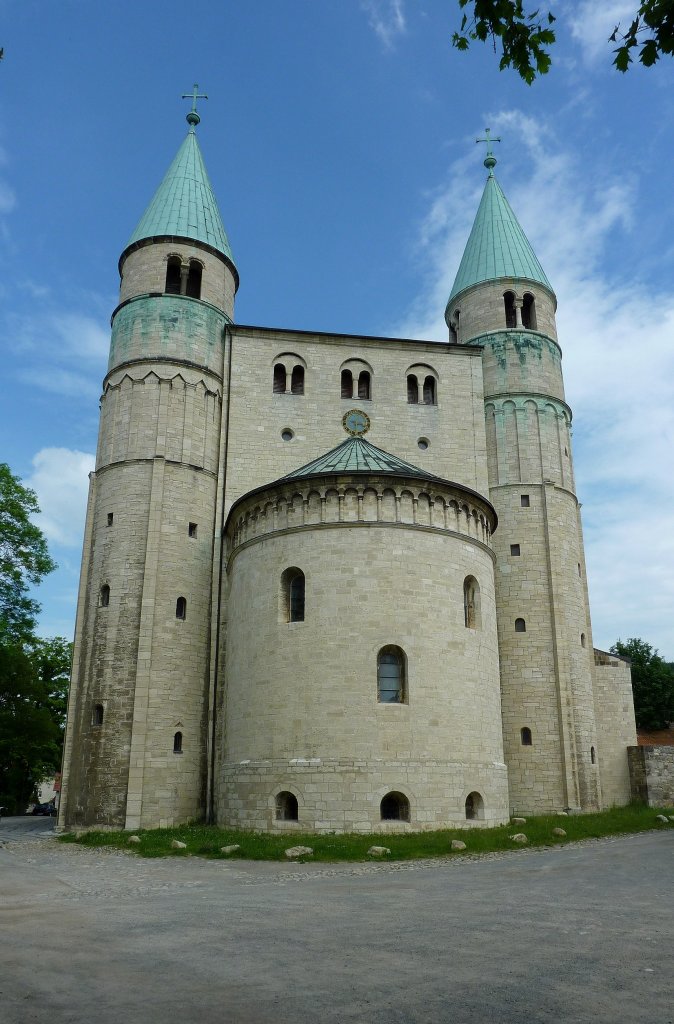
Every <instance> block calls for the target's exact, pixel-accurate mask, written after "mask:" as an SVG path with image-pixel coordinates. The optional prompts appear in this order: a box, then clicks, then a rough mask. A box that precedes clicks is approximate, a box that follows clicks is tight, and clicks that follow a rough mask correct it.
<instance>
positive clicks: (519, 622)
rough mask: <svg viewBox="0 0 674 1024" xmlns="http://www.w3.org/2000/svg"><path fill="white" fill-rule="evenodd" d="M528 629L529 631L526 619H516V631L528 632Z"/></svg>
mask: <svg viewBox="0 0 674 1024" xmlns="http://www.w3.org/2000/svg"><path fill="white" fill-rule="evenodd" d="M526 631H527V624H526V622H525V621H524V619H515V632H516V633H526Z"/></svg>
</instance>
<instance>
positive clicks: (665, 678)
mask: <svg viewBox="0 0 674 1024" xmlns="http://www.w3.org/2000/svg"><path fill="white" fill-rule="evenodd" d="M611 653H612V654H620V655H621V656H622V657H623V658H629V660H630V663H631V667H632V689H633V692H634V713H635V716H636V720H637V725H638V726H639V727H640V728H641V729H666V728H667V726H668V725H669V724H670V723H671V722H674V665H672V664H670V663H669V662H666V661H664V660H663V659H662V658H661V657H660V655H659V654H658V652H657V650H655V649H654V648H653V647H651V645H650V644H647V643H646V641H645V640H640V639H638V637H632V638H630V639H629V640H626V641H625V642H624V643H623V641H622V640H616V642H615V643H614V645H613V647H612V648H611Z"/></svg>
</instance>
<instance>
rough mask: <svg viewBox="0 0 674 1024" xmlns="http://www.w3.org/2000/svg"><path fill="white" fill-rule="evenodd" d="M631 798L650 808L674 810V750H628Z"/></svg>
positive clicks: (634, 748)
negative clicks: (670, 808)
mask: <svg viewBox="0 0 674 1024" xmlns="http://www.w3.org/2000/svg"><path fill="white" fill-rule="evenodd" d="M627 754H628V757H629V768H630V776H631V779H632V797H633V798H634V799H635V800H644V801H645V802H646V803H647V804H648V805H649V807H674V747H636V746H634V747H628V748H627Z"/></svg>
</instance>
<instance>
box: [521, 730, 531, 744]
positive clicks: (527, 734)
mask: <svg viewBox="0 0 674 1024" xmlns="http://www.w3.org/2000/svg"><path fill="white" fill-rule="evenodd" d="M520 737H521V740H522V746H523V747H530V746H531V729H530V728H529V727H528V726H527V725H525V726H524V728H523V729H520Z"/></svg>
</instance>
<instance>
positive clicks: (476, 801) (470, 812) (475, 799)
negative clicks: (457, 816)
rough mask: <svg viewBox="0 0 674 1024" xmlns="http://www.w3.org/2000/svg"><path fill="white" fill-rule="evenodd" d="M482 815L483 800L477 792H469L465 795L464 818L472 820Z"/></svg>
mask: <svg viewBox="0 0 674 1024" xmlns="http://www.w3.org/2000/svg"><path fill="white" fill-rule="evenodd" d="M483 817H484V801H483V799H482V797H481V796H480V794H479V793H469V794H468V796H467V797H466V818H467V819H468V821H473V820H475V819H476V818H483Z"/></svg>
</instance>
